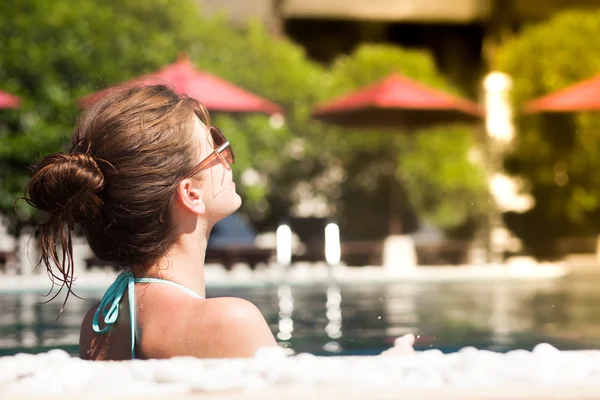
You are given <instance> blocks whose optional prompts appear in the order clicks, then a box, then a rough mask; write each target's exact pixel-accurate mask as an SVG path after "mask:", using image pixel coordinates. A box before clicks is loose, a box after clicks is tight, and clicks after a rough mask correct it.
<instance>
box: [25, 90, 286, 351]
mask: <svg viewBox="0 0 600 400" xmlns="http://www.w3.org/2000/svg"><path fill="white" fill-rule="evenodd" d="M234 161H235V160H234V154H233V150H232V148H231V145H230V144H229V142H228V141H227V140H226V139H225V137H224V136H223V135H222V134H221V132H220V131H219V130H218V129H217V128H215V127H212V126H211V125H210V122H209V117H208V113H207V111H206V109H205V108H204V107H202V106H201V105H200V104H199V103H198V102H196V101H195V100H193V99H190V98H187V97H179V96H178V95H177V94H176V93H174V92H173V91H172V90H171V89H169V88H168V87H166V86H162V85H157V86H147V87H134V88H131V89H128V90H120V91H115V92H112V93H110V94H108V95H107V96H106V97H104V98H103V99H102V100H100V101H99V102H98V103H96V104H95V105H93V106H92V107H91V108H89V109H88V110H86V112H85V113H84V114H83V116H82V118H81V119H80V120H79V122H78V124H77V126H76V129H75V131H74V133H73V142H72V149H71V151H70V153H69V154H64V153H55V154H51V155H49V156H47V157H45V158H44V159H43V160H42V162H41V163H40V164H39V165H38V166H37V167H36V169H35V171H34V176H33V177H32V179H31V180H30V182H29V183H28V185H27V189H26V200H27V201H28V203H30V204H31V205H32V206H34V207H35V208H37V209H39V210H41V211H44V212H45V213H43V214H44V215H46V216H47V220H46V221H45V222H44V223H42V224H40V225H39V227H38V236H39V240H40V251H41V259H42V263H43V264H44V265H45V267H46V268H47V269H48V272H49V274H50V276H51V277H53V280H58V281H59V282H60V283H61V284H62V285H64V286H67V290H68V291H69V293H70V292H71V289H72V284H73V280H74V279H73V276H74V265H73V256H72V244H71V231H72V230H73V228H74V226H75V224H79V225H80V226H81V229H82V231H83V232H84V233H85V235H86V237H87V240H88V243H89V245H90V247H91V249H92V250H93V252H94V253H95V254H96V256H97V257H98V258H99V259H101V260H103V261H104V262H106V263H108V264H112V265H114V266H117V267H119V268H121V269H122V270H123V271H124V272H123V273H121V274H120V275H119V277H118V278H117V280H116V281H115V283H114V284H113V285H112V286H111V287H110V288H109V290H108V291H107V292H106V294H105V295H104V297H103V299H102V301H101V302H100V304H98V305H95V306H93V307H92V308H91V309H90V310H89V312H88V313H87V315H86V316H85V318H84V320H83V323H82V326H81V335H80V343H79V345H80V356H81V357H82V358H84V359H90V360H125V359H131V358H142V359H144V358H168V357H173V356H181V355H188V356H197V357H212V358H216V357H250V356H252V355H253V354H254V353H255V351H256V350H257V349H258V348H260V347H264V346H274V345H276V342H275V339H274V338H273V335H272V333H271V331H270V329H269V327H268V325H267V323H266V321H265V319H264V318H263V316H262V315H261V313H260V311H259V310H258V309H257V308H256V307H255V306H254V305H253V304H251V303H249V302H247V301H245V300H242V299H238V298H214V299H206V298H205V282H204V268H203V266H204V256H205V252H206V245H207V241H208V236H209V234H210V231H211V229H212V227H213V226H214V225H215V223H216V222H217V221H219V220H221V219H223V218H224V217H226V216H227V215H229V214H231V213H233V212H234V211H235V210H237V209H238V208H239V207H240V205H241V199H240V197H239V195H238V194H237V193H236V191H235V184H234V183H233V181H232V173H231V168H230V164H232V163H233V162H234ZM65 301H66V300H65Z"/></svg>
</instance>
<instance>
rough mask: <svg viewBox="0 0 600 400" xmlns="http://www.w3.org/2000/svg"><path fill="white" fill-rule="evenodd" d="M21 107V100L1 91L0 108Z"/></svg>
mask: <svg viewBox="0 0 600 400" xmlns="http://www.w3.org/2000/svg"><path fill="white" fill-rule="evenodd" d="M19 107H21V99H19V98H18V97H17V96H14V95H12V94H9V93H6V92H3V91H2V90H0V108H19Z"/></svg>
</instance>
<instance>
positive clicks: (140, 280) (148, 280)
mask: <svg viewBox="0 0 600 400" xmlns="http://www.w3.org/2000/svg"><path fill="white" fill-rule="evenodd" d="M135 283H164V284H167V285H171V286H175V287H177V288H179V289H181V290H183V291H184V292H186V293H187V294H189V295H190V296H192V297H195V298H197V299H201V298H202V296H200V295H199V294H198V293H196V292H194V291H193V290H190V289H188V288H186V287H185V286H183V285H180V284H179V283H175V282H171V281H167V280H164V279H157V278H135Z"/></svg>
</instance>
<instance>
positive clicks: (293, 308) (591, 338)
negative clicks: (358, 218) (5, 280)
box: [0, 275, 600, 356]
mask: <svg viewBox="0 0 600 400" xmlns="http://www.w3.org/2000/svg"><path fill="white" fill-rule="evenodd" d="M598 284H600V279H599V278H598V277H597V276H595V275H594V276H591V277H590V276H569V277H566V278H562V279H560V280H557V281H551V282H508V281H505V282H478V283H475V282H463V283H394V284H369V283H364V284H360V285H343V286H335V285H325V284H315V285H314V286H285V285H283V286H278V287H277V286H273V287H268V288H257V287H254V288H244V289H240V288H235V289H224V288H210V287H209V288H208V289H207V295H208V296H209V297H217V296H236V297H242V298H245V299H248V300H250V301H252V302H253V303H255V304H256V305H257V306H258V307H259V308H260V310H261V311H262V312H263V315H264V316H265V318H266V319H267V321H268V322H269V325H270V327H271V329H272V331H273V334H274V335H275V337H276V338H277V340H278V342H280V344H281V345H282V346H284V347H286V348H289V349H291V350H293V351H294V352H309V353H312V354H316V355H375V354H378V353H380V352H381V351H383V350H385V349H386V348H389V347H390V346H391V345H392V343H393V341H394V339H395V338H396V337H398V336H401V335H403V334H405V333H409V332H410V333H414V334H415V335H418V336H417V342H416V346H415V347H416V348H417V349H421V350H423V349H431V348H436V349H440V350H442V351H443V352H445V353H449V352H453V351H457V350H458V349H460V348H463V347H466V346H473V347H476V348H478V349H488V350H493V351H508V350H512V349H526V350H531V349H532V348H533V347H534V346H535V345H536V344H538V343H540V342H546V343H550V344H552V345H553V346H555V347H557V348H559V349H562V350H575V349H598V348H600V311H598V309H599V306H600V290H598ZM78 294H79V295H80V296H82V297H83V298H84V299H77V298H74V297H72V298H71V299H70V300H69V303H68V304H67V307H66V309H65V311H64V312H63V314H62V315H61V317H60V318H59V319H58V321H56V317H57V315H58V313H59V310H60V307H61V305H62V301H60V300H59V299H56V300H53V301H52V302H50V303H47V304H42V302H43V301H44V300H46V298H44V297H43V296H42V295H40V294H39V293H19V292H14V293H0V356H1V355H11V354H15V353H18V352H29V353H37V352H41V351H46V350H48V349H50V348H57V347H58V348H62V349H65V350H67V351H68V352H70V353H71V354H78V348H77V342H78V336H79V327H80V323H81V320H82V318H83V315H84V314H85V312H86V311H87V310H88V309H89V307H91V306H92V304H94V303H95V302H97V301H98V300H99V299H100V297H101V296H102V292H101V291H97V292H96V291H92V292H86V293H78Z"/></svg>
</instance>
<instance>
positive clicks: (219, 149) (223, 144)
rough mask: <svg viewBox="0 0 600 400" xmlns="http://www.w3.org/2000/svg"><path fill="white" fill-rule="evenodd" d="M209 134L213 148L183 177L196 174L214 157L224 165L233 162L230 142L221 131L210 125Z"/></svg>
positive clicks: (233, 155) (233, 157)
mask: <svg viewBox="0 0 600 400" xmlns="http://www.w3.org/2000/svg"><path fill="white" fill-rule="evenodd" d="M208 131H209V133H210V136H211V137H212V140H213V147H214V150H213V152H212V153H210V154H209V155H208V156H207V157H206V158H205V159H204V160H202V161H200V164H198V165H197V166H196V167H195V168H194V169H192V170H191V171H190V172H189V173H188V174H187V175H186V176H185V177H184V179H187V178H191V177H192V176H194V175H196V174H197V173H198V172H200V171H202V170H203V169H204V168H206V167H207V166H208V165H209V164H210V163H211V162H212V161H214V159H215V158H218V159H219V160H221V162H223V163H224V164H225V165H229V164H234V163H235V154H233V149H232V148H231V144H229V141H228V140H227V139H226V138H225V135H223V132H221V131H220V130H219V128H217V127H214V126H211V127H210V129H209V130H208Z"/></svg>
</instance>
